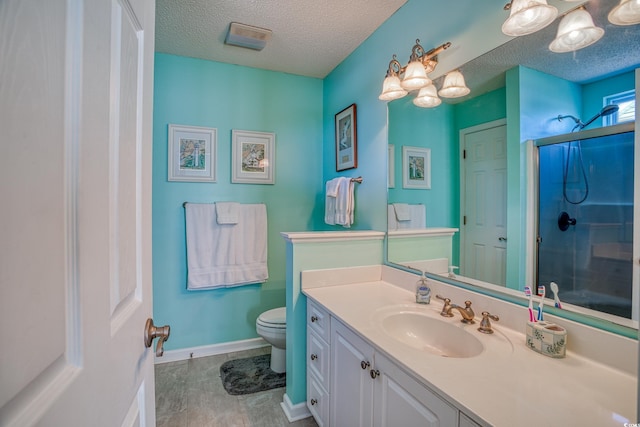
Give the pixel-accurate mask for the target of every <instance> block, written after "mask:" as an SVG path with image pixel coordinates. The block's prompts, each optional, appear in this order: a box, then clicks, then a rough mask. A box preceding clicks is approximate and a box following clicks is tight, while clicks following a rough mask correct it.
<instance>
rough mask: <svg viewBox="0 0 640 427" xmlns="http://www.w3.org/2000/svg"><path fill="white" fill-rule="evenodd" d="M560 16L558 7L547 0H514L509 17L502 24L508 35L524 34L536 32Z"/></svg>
mask: <svg viewBox="0 0 640 427" xmlns="http://www.w3.org/2000/svg"><path fill="white" fill-rule="evenodd" d="M556 16H558V9H556V8H555V7H554V6H550V5H548V4H547V0H513V1H512V2H511V12H510V14H509V18H507V20H506V21H504V24H502V32H503V33H504V34H506V35H508V36H524V35H526V34H531V33H535V32H536V31H538V30H541V29H543V28H544V27H546V26H547V25H549V24H551V23H552V22H553V20H554V19H556Z"/></svg>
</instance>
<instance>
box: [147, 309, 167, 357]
mask: <svg viewBox="0 0 640 427" xmlns="http://www.w3.org/2000/svg"><path fill="white" fill-rule="evenodd" d="M170 333H171V328H170V327H169V325H165V326H154V324H153V319H152V318H148V319H147V323H146V325H145V326H144V346H145V347H151V343H152V342H153V339H154V338H160V339H159V340H158V343H157V344H156V356H158V357H162V355H163V354H164V348H163V346H164V343H165V341H167V340H168V339H169V334H170Z"/></svg>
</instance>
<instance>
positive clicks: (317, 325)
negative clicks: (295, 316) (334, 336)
mask: <svg viewBox="0 0 640 427" xmlns="http://www.w3.org/2000/svg"><path fill="white" fill-rule="evenodd" d="M330 320H331V317H330V316H329V313H327V312H326V311H325V310H323V309H322V308H320V307H318V306H317V305H316V304H314V303H313V302H312V301H311V300H309V303H308V304H307V327H308V328H309V329H311V330H312V331H313V332H315V333H316V334H318V336H319V337H320V338H322V339H323V340H324V341H325V342H329V333H330V331H331V323H330Z"/></svg>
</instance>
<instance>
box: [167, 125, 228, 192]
mask: <svg viewBox="0 0 640 427" xmlns="http://www.w3.org/2000/svg"><path fill="white" fill-rule="evenodd" d="M216 145H217V130H216V129H215V128H205V127H197V126H181V125H173V124H170V125H169V135H168V153H167V155H168V177H167V179H168V180H169V181H183V182H215V181H216Z"/></svg>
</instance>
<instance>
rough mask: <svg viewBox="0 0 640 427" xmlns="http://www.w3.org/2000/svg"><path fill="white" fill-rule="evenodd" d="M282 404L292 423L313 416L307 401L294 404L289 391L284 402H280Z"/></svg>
mask: <svg viewBox="0 0 640 427" xmlns="http://www.w3.org/2000/svg"><path fill="white" fill-rule="evenodd" d="M280 406H281V407H282V410H283V411H284V414H285V415H286V416H287V419H288V420H289V422H290V423H292V422H294V421H298V420H302V419H305V418H309V417H310V416H311V412H309V409H308V408H307V402H302V403H298V404H296V405H294V404H293V403H291V399H289V396H287V393H285V394H284V398H283V400H282V402H280Z"/></svg>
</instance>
